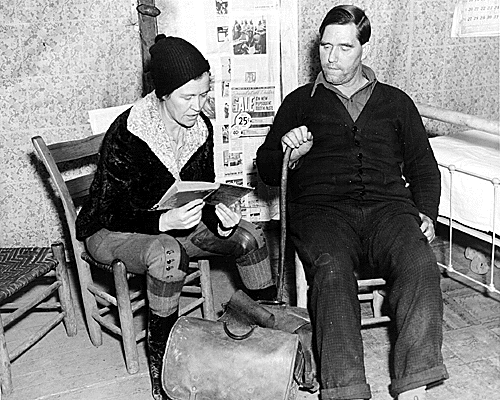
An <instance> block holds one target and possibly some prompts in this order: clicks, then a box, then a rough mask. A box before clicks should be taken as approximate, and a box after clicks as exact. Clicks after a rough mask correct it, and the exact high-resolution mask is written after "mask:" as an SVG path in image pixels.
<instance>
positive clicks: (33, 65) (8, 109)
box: [0, 0, 500, 247]
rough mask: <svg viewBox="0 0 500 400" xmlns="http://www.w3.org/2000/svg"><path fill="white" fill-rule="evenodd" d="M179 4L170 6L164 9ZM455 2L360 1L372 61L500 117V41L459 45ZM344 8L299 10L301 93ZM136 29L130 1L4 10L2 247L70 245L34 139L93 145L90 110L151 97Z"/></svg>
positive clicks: (390, 75) (431, 98)
mask: <svg viewBox="0 0 500 400" xmlns="http://www.w3.org/2000/svg"><path fill="white" fill-rule="evenodd" d="M200 1H201V0H200ZM203 1H212V0H203ZM168 3H169V0H159V1H158V4H159V5H160V9H161V8H163V7H164V8H168ZM454 3H455V0H440V1H434V0H408V1H400V0H369V1H368V0H367V1H360V2H357V3H355V4H357V5H359V6H360V7H362V8H364V9H365V10H366V12H367V14H368V16H369V17H370V19H371V21H372V25H373V37H372V40H371V43H372V52H371V53H370V55H369V57H368V59H367V61H366V63H367V64H368V65H370V66H371V67H372V68H373V69H374V70H375V72H376V73H377V76H378V78H379V80H381V81H384V82H387V83H391V84H394V85H396V86H398V87H400V88H402V89H403V90H406V91H407V92H408V93H409V94H410V95H411V96H412V97H413V98H414V99H415V100H416V101H419V102H425V103H429V104H432V105H436V106H441V107H446V108H450V109H453V110H456V111H462V112H468V113H472V114H476V115H479V116H483V117H488V118H499V115H500V112H499V76H498V71H499V38H468V39H452V38H450V37H449V36H450V35H449V32H450V28H451V21H452V12H453V7H454ZM336 4H339V2H335V1H331V0H330V1H325V0H314V1H311V0H299V2H298V5H299V24H298V26H299V60H298V69H299V80H300V83H305V82H307V81H309V80H311V79H313V77H314V76H315V74H316V72H317V56H316V50H315V46H314V42H315V40H316V37H317V27H318V26H319V24H320V22H321V20H322V18H323V16H324V14H325V13H326V12H327V11H328V10H329V9H330V8H331V7H333V6H334V5H336ZM163 15H165V14H163ZM171 16H172V17H175V15H171ZM136 21H137V19H136V14H135V10H134V9H133V7H132V6H131V2H130V0H113V1H110V0H103V1H99V2H97V1H89V0H51V1H50V2H49V1H48V0H25V1H21V2H17V4H16V5H15V6H13V5H12V2H6V1H2V2H1V3H0V171H1V175H0V246H4V247H5V246H37V245H43V246H45V245H48V244H49V243H50V242H51V241H54V240H58V239H59V238H61V237H62V235H63V234H62V229H61V228H60V226H61V222H60V217H59V214H58V209H57V208H56V207H55V206H54V201H53V199H52V198H51V197H50V196H49V194H48V193H49V190H48V188H47V187H45V186H44V185H43V183H42V180H41V177H40V172H41V171H43V166H40V164H39V163H37V161H36V157H35V156H34V154H33V150H32V145H31V142H30V138H31V137H32V136H34V135H42V136H44V137H45V138H46V140H47V141H48V142H54V141H57V140H60V139H70V138H80V137H85V136H88V135H90V126H89V124H88V121H87V118H88V117H87V111H88V110H90V109H95V108H101V107H110V106H115V105H121V104H126V103H130V102H133V101H134V100H135V99H136V98H138V97H139V96H140V93H141V88H140V82H141V61H140V60H141V59H140V42H139V35H138V31H137V30H136V26H134V25H135V24H136ZM430 128H433V127H432V126H430ZM437 128H439V126H436V129H437Z"/></svg>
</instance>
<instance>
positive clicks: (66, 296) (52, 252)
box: [0, 243, 77, 398]
mask: <svg viewBox="0 0 500 400" xmlns="http://www.w3.org/2000/svg"><path fill="white" fill-rule="evenodd" d="M41 277H44V278H45V277H47V278H49V277H50V284H49V285H45V284H46V283H48V281H47V280H45V279H44V280H43V281H41V280H40V281H37V278H41ZM41 283H43V284H41ZM39 284H40V285H39ZM28 286H29V289H30V290H29V291H28V292H27V293H29V295H28V296H25V295H26V294H27V293H23V292H22V291H21V290H22V289H24V288H25V287H26V288H27V287H28ZM17 294H20V295H21V296H20V297H19V299H20V301H12V302H7V301H8V300H10V299H11V298H12V299H13V295H17ZM53 296H55V298H54V299H53V298H52V297H53ZM16 300H17V296H16ZM0 303H4V304H2V308H1V309H0V311H1V314H0V386H1V389H0V398H1V396H2V394H5V395H8V394H10V393H11V392H12V391H13V389H14V387H13V384H12V372H11V363H12V362H13V361H15V360H16V359H17V358H18V357H19V356H21V355H22V354H24V353H25V352H26V351H28V350H29V349H31V348H32V347H33V346H34V345H35V344H36V343H37V342H38V341H40V340H41V339H42V338H43V337H44V336H45V335H47V334H48V333H49V332H50V331H51V329H52V328H54V327H55V326H56V325H58V324H59V323H60V322H63V323H64V326H65V328H66V333H67V335H68V336H75V335H76V332H77V327H76V318H75V310H74V308H73V300H72V298H71V289H70V281H69V274H68V267H67V263H66V258H65V252H64V246H63V244H62V243H54V244H52V245H51V247H50V248H49V247H14V248H0ZM36 311H43V312H44V316H45V319H44V324H41V325H37V327H36V328H35V329H34V331H33V333H32V334H31V335H29V336H28V337H26V338H24V339H22V340H21V341H18V342H17V343H16V346H15V348H13V349H10V348H9V347H10V346H9V343H7V341H6V338H5V332H6V330H8V329H9V327H10V325H12V324H13V323H14V321H17V320H18V319H20V318H24V317H25V316H27V315H29V314H30V313H32V312H36ZM47 311H53V312H51V313H46V312H47ZM54 312H55V314H54Z"/></svg>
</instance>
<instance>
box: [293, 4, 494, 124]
mask: <svg viewBox="0 0 500 400" xmlns="http://www.w3.org/2000/svg"><path fill="white" fill-rule="evenodd" d="M457 2H458V0H439V1H435V0H404V1H401V0H360V1H356V2H352V1H331V0H314V1H309V0H299V81H300V82H301V83H305V82H308V81H310V80H312V79H314V78H315V76H316V73H317V71H318V68H319V58H318V57H317V46H315V43H316V40H317V32H318V27H319V25H320V24H321V21H322V19H323V17H324V16H325V14H326V13H327V12H328V10H330V9H331V8H332V7H334V6H335V5H337V4H355V5H357V6H358V7H360V8H362V9H364V10H365V12H366V14H367V15H368V17H369V18H370V21H371V24H372V38H371V39H370V43H371V50H370V53H369V55H368V57H367V59H366V60H365V63H366V64H367V65H369V66H370V67H372V69H374V71H375V73H376V75H377V78H378V79H379V80H380V81H382V82H385V83H389V84H392V85H394V86H397V87H399V88H401V89H403V90H404V91H406V92H407V93H408V94H409V95H410V96H411V97H412V98H413V99H414V100H415V101H417V102H421V103H426V104H430V105H434V106H438V107H443V108H448V109H451V110H454V111H460V112H465V113H469V114H473V115H477V116H481V117H485V118H489V119H496V120H498V119H499V118H500V94H499V63H500V61H499V55H500V40H499V38H498V37H482V38H451V37H450V36H451V35H450V32H451V25H452V17H453V10H454V8H455V4H456V3H457ZM427 128H428V129H429V130H430V131H435V133H438V134H440V133H441V134H446V133H449V132H448V131H447V127H446V126H445V125H444V124H436V123H432V124H431V123H429V122H428V121H427Z"/></svg>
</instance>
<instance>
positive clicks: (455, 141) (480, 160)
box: [430, 130, 500, 234]
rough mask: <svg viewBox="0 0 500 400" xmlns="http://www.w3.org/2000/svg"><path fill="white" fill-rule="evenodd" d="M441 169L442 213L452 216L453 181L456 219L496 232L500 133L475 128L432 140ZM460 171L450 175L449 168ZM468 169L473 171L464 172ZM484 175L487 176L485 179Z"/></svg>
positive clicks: (499, 197) (498, 223)
mask: <svg viewBox="0 0 500 400" xmlns="http://www.w3.org/2000/svg"><path fill="white" fill-rule="evenodd" d="M430 143H431V147H432V149H433V151H434V155H435V157H436V160H437V161H438V163H439V169H440V171H441V202H440V205H439V215H440V216H443V217H446V218H450V195H449V193H450V184H451V179H452V180H453V183H452V184H453V191H452V198H451V202H452V205H451V210H452V211H451V213H452V215H453V219H454V220H456V221H458V222H460V223H461V224H463V225H466V226H468V227H470V228H473V229H477V230H480V231H483V232H492V231H493V212H494V211H493V205H494V185H493V184H492V181H493V180H494V179H495V178H496V179H498V181H497V183H499V184H500V136H498V135H494V134H489V133H484V132H480V131H475V130H468V131H463V132H459V133H456V134H453V135H449V136H439V137H434V138H432V139H430ZM450 165H453V166H455V168H456V169H457V172H455V173H454V174H453V178H451V177H450V173H449V169H448V167H449V166H450ZM461 171H467V172H468V173H469V174H473V175H475V176H472V175H469V174H465V173H462V172H461ZM482 178H483V179H482ZM497 192H498V194H497V196H496V197H497V199H496V201H497V206H496V212H495V213H496V215H495V229H496V233H497V234H498V232H499V231H500V204H499V203H500V187H499V188H498V189H497Z"/></svg>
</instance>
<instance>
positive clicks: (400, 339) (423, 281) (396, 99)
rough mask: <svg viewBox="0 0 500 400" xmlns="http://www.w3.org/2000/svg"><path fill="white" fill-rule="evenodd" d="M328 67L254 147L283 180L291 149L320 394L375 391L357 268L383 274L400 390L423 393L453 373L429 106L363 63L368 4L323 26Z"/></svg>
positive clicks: (267, 175)
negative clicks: (447, 352)
mask: <svg viewBox="0 0 500 400" xmlns="http://www.w3.org/2000/svg"><path fill="white" fill-rule="evenodd" d="M319 32H320V39H321V40H320V44H319V54H320V61H321V67H322V72H320V73H319V75H318V77H317V79H316V81H315V82H314V83H309V84H306V85H304V86H302V87H300V88H298V89H296V90H295V91H294V92H292V93H291V94H290V95H288V96H287V97H286V98H285V100H284V101H283V103H282V105H281V107H280V109H279V111H278V113H277V115H276V118H275V120H274V124H273V127H272V129H271V131H270V132H269V134H268V136H267V138H266V141H265V142H264V144H263V145H262V146H261V147H260V148H259V150H258V152H257V167H258V170H259V173H260V176H261V177H262V179H263V181H264V182H266V183H267V184H270V185H278V184H279V182H280V174H281V163H282V160H283V152H284V150H285V149H286V148H291V149H293V150H292V152H291V158H290V163H289V168H290V172H289V178H288V180H289V182H288V187H289V189H288V190H289V193H288V199H289V203H288V213H289V224H290V234H291V238H292V240H293V242H294V244H295V246H296V249H297V252H298V254H299V257H300V258H301V260H302V261H303V264H304V268H305V271H306V276H307V278H308V282H309V286H310V288H311V290H310V312H311V319H312V322H313V326H314V329H315V337H316V342H315V343H316V347H317V352H318V368H319V378H320V384H321V398H322V399H323V400H325V399H369V398H371V393H370V386H369V385H368V384H367V382H366V376H365V368H364V359H363V343H362V337H361V333H360V328H361V325H360V324H361V323H360V319H361V317H360V305H359V301H358V299H357V284H356V278H355V275H354V272H355V271H357V272H361V273H370V274H373V275H377V276H383V277H384V278H385V279H386V280H387V282H388V285H389V288H390V289H389V291H388V294H387V302H388V305H389V308H390V311H391V313H392V320H393V321H394V325H395V337H394V343H393V352H392V357H393V359H392V362H391V365H392V366H393V368H392V371H391V372H392V374H391V392H392V394H393V395H394V396H398V399H399V400H407V399H411V400H422V399H424V398H425V388H426V385H428V384H430V383H434V382H438V381H441V380H443V379H446V378H447V371H446V368H445V366H444V365H443V359H442V355H441V344H442V313H443V309H442V297H441V291H440V286H439V281H440V274H439V270H438V267H437V264H436V260H435V257H434V254H433V252H432V249H431V247H430V245H429V242H430V241H431V240H432V239H433V238H434V223H435V221H436V218H437V210H438V204H439V196H440V174H439V170H438V168H437V164H436V160H435V158H434V155H433V153H432V150H431V147H430V145H429V142H428V139H427V135H426V132H425V129H424V127H423V124H422V120H421V118H420V115H419V113H418V111H417V109H416V107H415V105H414V103H413V102H412V101H411V99H410V98H409V97H408V96H407V95H406V94H404V93H403V92H402V91H401V90H399V89H397V88H394V87H392V86H389V85H386V84H383V83H381V82H378V81H377V80H376V78H375V74H374V72H373V71H372V70H371V69H370V68H368V67H367V66H365V65H363V64H362V59H363V53H364V51H366V46H367V42H368V40H369V38H370V34H371V27H370V22H369V20H368V18H367V17H366V15H365V13H364V12H363V11H362V10H361V9H359V8H357V7H355V6H350V5H341V6H336V7H334V8H333V9H331V10H330V11H329V12H328V13H327V15H326V16H325V18H324V20H323V22H322V24H321V26H320V29H319Z"/></svg>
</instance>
